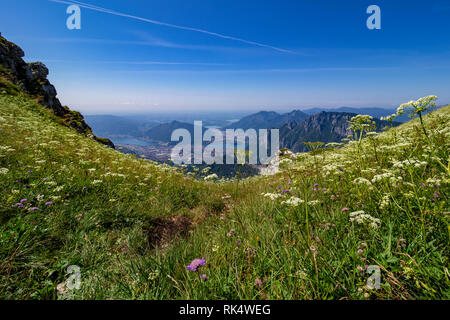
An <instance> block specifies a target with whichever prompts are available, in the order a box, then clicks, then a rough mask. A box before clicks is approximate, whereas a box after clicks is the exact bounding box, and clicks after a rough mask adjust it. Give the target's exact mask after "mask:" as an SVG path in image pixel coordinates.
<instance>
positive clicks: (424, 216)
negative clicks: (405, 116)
mask: <svg viewBox="0 0 450 320" xmlns="http://www.w3.org/2000/svg"><path fill="white" fill-rule="evenodd" d="M449 124H450V107H449V106H448V107H445V108H442V109H440V110H438V111H436V112H433V113H431V114H429V115H427V116H426V117H425V126H426V128H427V132H428V135H429V137H430V141H428V140H427V139H426V137H425V135H424V134H423V132H422V129H421V127H420V126H419V123H418V121H417V120H414V121H412V122H410V123H407V124H405V125H402V126H400V127H398V128H394V129H391V130H389V131H387V132H384V133H382V134H378V135H376V136H373V137H370V138H366V139H363V141H362V143H361V144H360V145H359V144H358V143H356V142H351V143H349V144H348V145H347V146H345V147H343V148H340V149H331V150H325V151H322V152H320V153H318V154H316V153H313V154H311V153H309V154H299V155H292V156H289V157H288V159H286V160H283V161H282V171H281V172H280V173H279V174H277V175H276V176H270V177H267V176H266V177H253V178H249V179H245V180H242V181H231V182H218V183H211V182H199V181H195V180H192V179H190V178H188V177H185V176H183V175H182V174H180V173H177V172H175V171H173V170H172V169H169V168H167V167H163V166H158V165H155V164H152V163H150V162H148V161H146V160H141V159H135V158H132V157H130V156H128V155H123V154H120V153H119V152H116V151H114V150H111V149H108V148H106V147H103V146H102V145H100V144H98V143H96V142H95V141H93V140H92V139H89V138H86V137H83V136H81V135H78V134H76V133H74V132H73V131H72V130H70V129H69V128H66V127H63V126H62V125H60V124H58V123H57V119H56V118H55V117H54V116H52V115H51V114H50V113H49V112H48V111H47V110H46V109H44V108H42V107H40V106H38V105H36V104H35V103H34V102H33V101H32V100H30V99H28V98H27V97H25V96H23V95H20V94H19V95H17V96H12V95H6V94H1V95H0V217H1V218H0V219H1V220H0V256H1V260H0V261H1V262H0V297H1V298H16V299H17V298H48V299H55V298H59V299H71V298H84V299H94V298H97V299H100V298H101V299H224V298H228V299H311V298H316V299H317V298H320V299H331V298H334V299H375V298H379V299H413V298H447V299H448V298H450V291H449V272H448V258H449V252H448V241H449V227H448V211H449V208H448V197H449V176H448V168H444V167H445V166H446V165H448V158H449V154H448V147H449V144H450V141H449V140H450V139H449V133H450V132H449V127H450V125H449ZM437 160H439V161H440V163H439V162H438V161H437ZM286 190H288V191H286ZM228 195H229V196H228ZM24 199H26V200H24ZM21 200H23V201H22V202H21ZM286 201H287V202H286ZM20 203H21V204H20ZM36 208H38V209H36ZM361 210H363V211H364V214H367V216H361V214H362V213H357V214H353V215H352V214H351V213H352V212H358V211H361ZM354 215H360V216H359V217H357V218H356V219H351V217H352V216H354ZM186 225H188V226H189V225H190V226H191V228H189V229H188V228H187V227H186ZM195 258H205V261H206V263H205V265H203V266H201V267H200V268H199V269H198V271H188V270H186V265H188V264H189V263H190V262H191V261H192V260H193V259H195ZM69 265H77V266H79V267H80V269H81V287H80V289H78V290H77V289H73V290H69V289H68V288H67V287H65V286H64V281H65V280H66V279H67V278H68V275H66V269H67V267H68V266H69ZM370 265H375V266H378V267H379V268H380V269H381V288H380V289H378V290H369V289H367V288H366V281H367V278H368V277H369V276H370V274H369V272H368V270H367V266H370ZM200 275H204V276H203V277H200ZM58 284H60V286H59V290H57V286H58ZM58 291H59V293H58Z"/></svg>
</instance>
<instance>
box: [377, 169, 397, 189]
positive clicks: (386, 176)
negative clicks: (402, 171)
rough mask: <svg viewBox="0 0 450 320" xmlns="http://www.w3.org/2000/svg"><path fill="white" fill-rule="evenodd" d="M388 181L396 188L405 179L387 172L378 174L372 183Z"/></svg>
mask: <svg viewBox="0 0 450 320" xmlns="http://www.w3.org/2000/svg"><path fill="white" fill-rule="evenodd" d="M384 180H388V181H389V182H390V183H391V184H392V185H393V186H396V185H397V184H399V183H400V182H402V181H403V178H402V177H400V176H396V175H394V174H393V173H392V172H385V173H380V174H376V175H374V176H373V178H372V183H376V182H377V181H384Z"/></svg>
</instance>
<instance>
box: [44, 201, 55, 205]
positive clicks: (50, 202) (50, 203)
mask: <svg viewBox="0 0 450 320" xmlns="http://www.w3.org/2000/svg"><path fill="white" fill-rule="evenodd" d="M52 204H53V202H52V201H49V202H46V203H45V205H46V206H49V205H52Z"/></svg>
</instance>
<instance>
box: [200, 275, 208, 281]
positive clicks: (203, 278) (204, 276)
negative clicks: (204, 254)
mask: <svg viewBox="0 0 450 320" xmlns="http://www.w3.org/2000/svg"><path fill="white" fill-rule="evenodd" d="M200 279H202V280H205V281H206V280H208V276H207V275H206V274H201V275H200Z"/></svg>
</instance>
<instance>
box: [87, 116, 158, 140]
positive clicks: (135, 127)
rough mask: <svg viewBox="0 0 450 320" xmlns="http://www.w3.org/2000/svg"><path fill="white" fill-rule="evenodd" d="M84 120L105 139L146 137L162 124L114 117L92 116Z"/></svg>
mask: <svg viewBox="0 0 450 320" xmlns="http://www.w3.org/2000/svg"><path fill="white" fill-rule="evenodd" d="M84 118H85V120H86V122H87V123H89V125H90V126H91V127H92V129H93V131H94V132H95V134H97V135H100V136H105V137H117V136H131V137H140V136H142V135H144V134H145V132H146V131H147V130H148V129H150V128H152V127H154V126H157V125H158V124H159V123H160V122H158V121H152V120H146V121H140V120H137V119H132V118H128V117H121V116H113V115H92V116H85V117H84Z"/></svg>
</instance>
